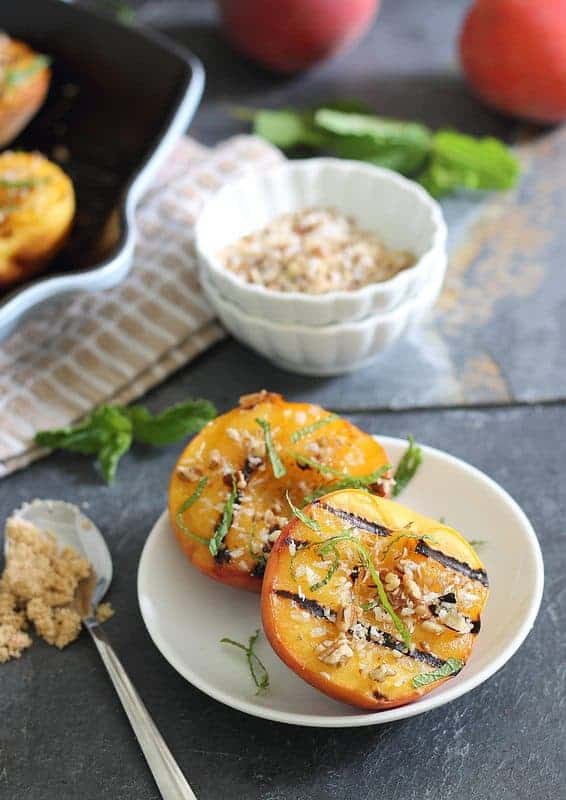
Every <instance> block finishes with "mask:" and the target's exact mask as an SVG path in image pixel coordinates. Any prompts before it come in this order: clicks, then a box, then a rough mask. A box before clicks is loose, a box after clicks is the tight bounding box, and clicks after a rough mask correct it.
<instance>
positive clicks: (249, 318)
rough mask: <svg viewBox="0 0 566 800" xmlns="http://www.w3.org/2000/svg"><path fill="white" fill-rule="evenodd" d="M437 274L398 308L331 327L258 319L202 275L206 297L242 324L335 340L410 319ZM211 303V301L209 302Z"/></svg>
mask: <svg viewBox="0 0 566 800" xmlns="http://www.w3.org/2000/svg"><path fill="white" fill-rule="evenodd" d="M446 266H447V261H446V260H445V261H444V262H443V266H442V278H443V280H444V275H445V273H446ZM437 270H438V275H437V273H436V271H435V273H434V275H433V276H429V277H430V280H429V281H428V282H427V284H426V286H425V287H424V288H421V290H420V291H417V292H415V293H414V294H412V295H411V296H410V297H408V298H407V299H406V300H403V301H402V302H401V303H399V304H398V305H396V306H395V307H394V308H391V309H388V310H387V311H380V312H379V311H376V312H374V313H372V314H371V315H370V316H367V317H364V318H363V319H359V320H351V321H349V322H334V323H332V324H330V325H316V326H311V325H304V324H302V323H300V322H274V321H273V320H270V319H266V318H265V317H258V316H256V315H254V314H250V313H249V312H248V311H246V310H245V309H243V308H241V307H240V306H239V305H237V304H236V303H234V302H233V301H231V300H228V298H227V297H225V296H224V295H223V294H222V293H221V292H220V290H219V288H218V287H217V286H216V285H215V284H211V282H210V281H209V280H208V278H207V277H205V276H204V275H201V276H200V280H201V283H202V286H203V289H204V292H205V294H206V295H208V294H209V293H210V294H212V295H214V297H215V299H216V301H217V302H219V303H220V304H221V305H223V306H228V308H229V311H230V312H231V313H233V314H234V315H235V316H236V317H238V318H239V319H240V320H242V321H245V322H247V323H250V324H252V325H257V326H263V327H264V328H265V329H266V330H271V331H273V332H280V333H296V334H301V335H306V336H312V335H317V336H320V335H324V336H325V337H335V336H337V335H340V334H342V333H346V334H347V333H350V332H357V331H361V330H365V329H371V328H373V327H375V326H376V325H379V324H382V325H383V324H388V323H390V322H392V321H393V320H395V319H396V318H397V317H401V316H408V315H410V314H411V313H412V312H413V311H415V310H416V309H418V308H419V306H420V305H422V304H423V303H426V302H427V301H428V300H429V294H428V292H429V291H430V290H431V286H433V288H434V287H436V283H437V281H438V279H439V274H440V269H439V268H438V267H437ZM209 302H211V301H210V300H209Z"/></svg>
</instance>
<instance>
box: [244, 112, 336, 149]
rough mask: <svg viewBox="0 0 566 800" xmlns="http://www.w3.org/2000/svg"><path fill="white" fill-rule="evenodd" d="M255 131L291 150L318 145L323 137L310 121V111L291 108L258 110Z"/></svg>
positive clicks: (254, 122)
mask: <svg viewBox="0 0 566 800" xmlns="http://www.w3.org/2000/svg"><path fill="white" fill-rule="evenodd" d="M253 127H254V133H256V134H257V135H258V136H261V137H263V138H264V139H267V141H268V142H271V144H274V145H275V146H276V147H280V148H281V149H282V150H290V149H291V148H293V147H305V146H306V147H317V146H318V145H319V144H320V143H321V141H322V137H321V136H320V134H318V133H317V131H316V129H315V128H314V126H313V125H312V123H311V121H310V114H309V113H308V112H298V111H291V110H285V109H283V110H280V111H269V110H263V111H257V112H256V113H255V114H254V118H253Z"/></svg>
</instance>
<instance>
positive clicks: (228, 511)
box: [208, 475, 238, 556]
mask: <svg viewBox="0 0 566 800" xmlns="http://www.w3.org/2000/svg"><path fill="white" fill-rule="evenodd" d="M237 496H238V489H237V487H236V481H235V480H234V476H233V475H232V488H231V490H230V494H229V495H228V499H227V500H226V502H225V503H224V509H223V511H222V516H221V518H220V522H219V523H218V525H217V526H216V530H215V531H214V533H213V535H212V537H211V539H210V540H209V542H208V549H209V550H210V553H211V555H213V556H216V555H218V552H219V551H220V549H221V547H222V543H223V541H224V539H225V538H226V534H227V533H228V531H229V530H230V528H231V527H232V520H233V519H234V503H235V502H236V497H237Z"/></svg>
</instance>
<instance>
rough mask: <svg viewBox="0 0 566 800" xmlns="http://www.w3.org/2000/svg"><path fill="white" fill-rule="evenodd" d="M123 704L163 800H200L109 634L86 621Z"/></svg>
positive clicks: (93, 621)
mask: <svg viewBox="0 0 566 800" xmlns="http://www.w3.org/2000/svg"><path fill="white" fill-rule="evenodd" d="M83 622H84V624H85V627H86V628H87V630H88V631H89V633H90V635H91V636H92V638H93V641H94V643H95V645H96V647H97V649H98V652H99V653H100V657H101V658H102V660H103V662H104V665H105V667H106V669H107V670H108V674H109V675H110V678H111V680H112V683H113V684H114V688H115V689H116V691H117V693H118V697H119V698H120V700H121V701H122V705H123V707H124V711H125V712H126V714H127V715H128V719H129V720H130V724H131V726H132V728H133V729H134V733H135V734H136V736H137V739H138V742H139V744H140V747H141V749H142V751H143V754H144V756H145V758H146V761H147V763H148V765H149V768H150V770H151V772H152V774H153V777H154V779H155V782H156V784H157V786H158V788H159V791H160V793H161V797H162V798H163V800H197V798H196V795H195V794H194V793H193V791H192V789H191V787H190V786H189V784H188V783H187V781H186V780H185V776H184V775H183V773H182V772H181V770H180V769H179V766H178V764H177V762H176V761H175V759H174V758H173V756H172V755H171V751H170V750H169V748H168V747H167V745H166V744H165V741H164V739H163V737H162V736H161V734H160V733H159V731H158V730H157V728H156V727H155V723H154V722H153V720H152V718H151V717H150V715H149V712H148V710H147V708H146V707H145V706H144V704H143V703H142V701H141V699H140V696H139V694H138V693H137V692H136V690H135V689H134V686H133V684H132V682H131V681H130V679H129V677H128V675H127V673H126V670H125V669H124V667H123V666H122V663H121V662H120V659H119V658H118V656H117V655H116V653H115V651H114V648H113V647H112V645H111V644H110V642H109V640H108V638H107V636H106V634H105V633H104V631H103V630H102V628H101V627H100V625H99V624H98V622H97V621H96V619H94V618H93V617H87V618H85V619H83Z"/></svg>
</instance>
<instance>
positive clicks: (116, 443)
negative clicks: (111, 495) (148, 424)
mask: <svg viewBox="0 0 566 800" xmlns="http://www.w3.org/2000/svg"><path fill="white" fill-rule="evenodd" d="M131 446H132V434H131V432H128V431H121V432H118V433H115V434H114V435H113V436H111V437H110V438H109V439H108V441H107V442H106V443H105V444H104V445H103V446H102V448H101V450H100V452H99V454H98V461H99V463H100V469H101V470H102V474H103V476H104V480H105V481H106V483H112V481H113V480H114V478H115V477H116V470H117V469H118V463H119V461H120V459H121V458H122V456H123V455H124V453H127V452H128V450H129V449H130V447H131Z"/></svg>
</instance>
